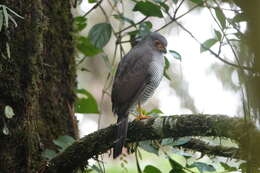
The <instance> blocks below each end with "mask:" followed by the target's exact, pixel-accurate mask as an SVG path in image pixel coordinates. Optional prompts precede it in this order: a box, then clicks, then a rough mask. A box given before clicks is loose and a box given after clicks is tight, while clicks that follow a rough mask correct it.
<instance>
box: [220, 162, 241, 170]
mask: <svg viewBox="0 0 260 173" xmlns="http://www.w3.org/2000/svg"><path fill="white" fill-rule="evenodd" d="M220 164H221V166H222V167H223V168H224V169H225V170H226V171H228V172H232V171H237V168H236V167H232V166H229V165H228V164H226V163H224V162H220Z"/></svg>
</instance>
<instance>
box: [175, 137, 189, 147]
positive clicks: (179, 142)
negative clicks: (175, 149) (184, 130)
mask: <svg viewBox="0 0 260 173" xmlns="http://www.w3.org/2000/svg"><path fill="white" fill-rule="evenodd" d="M190 140H191V137H182V138H178V139H177V140H175V141H173V143H172V145H173V146H180V145H184V144H186V143H188V142H190Z"/></svg>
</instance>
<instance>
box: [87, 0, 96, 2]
mask: <svg viewBox="0 0 260 173" xmlns="http://www.w3.org/2000/svg"><path fill="white" fill-rule="evenodd" d="M96 2H97V0H88V3H96Z"/></svg>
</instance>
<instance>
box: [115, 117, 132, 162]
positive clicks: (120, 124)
mask: <svg viewBox="0 0 260 173" xmlns="http://www.w3.org/2000/svg"><path fill="white" fill-rule="evenodd" d="M127 128H128V115H124V116H118V120H117V131H116V141H115V145H114V148H113V158H116V157H118V156H119V155H120V154H121V153H122V149H123V146H124V144H125V139H126V136H127Z"/></svg>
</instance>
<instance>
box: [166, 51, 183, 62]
mask: <svg viewBox="0 0 260 173" xmlns="http://www.w3.org/2000/svg"><path fill="white" fill-rule="evenodd" d="M169 52H170V53H171V55H172V56H173V58H175V59H177V60H180V61H181V55H180V54H179V53H178V52H176V51H174V50H169Z"/></svg>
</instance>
